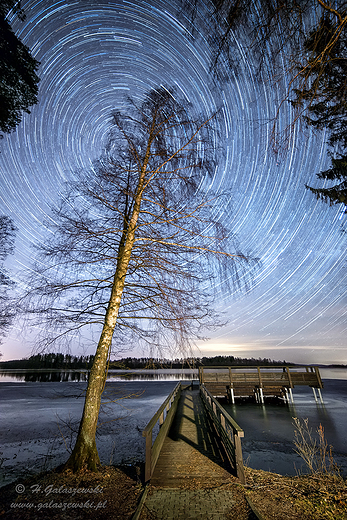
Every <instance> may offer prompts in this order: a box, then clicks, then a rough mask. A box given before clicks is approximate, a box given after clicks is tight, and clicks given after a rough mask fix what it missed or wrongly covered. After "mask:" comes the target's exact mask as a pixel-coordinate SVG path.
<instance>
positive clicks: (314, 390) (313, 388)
mask: <svg viewBox="0 0 347 520" xmlns="http://www.w3.org/2000/svg"><path fill="white" fill-rule="evenodd" d="M312 390H313V395H314V399H315V401H316V403H318V399H317V394H316V389H315V387H314V386H313V387H312Z"/></svg>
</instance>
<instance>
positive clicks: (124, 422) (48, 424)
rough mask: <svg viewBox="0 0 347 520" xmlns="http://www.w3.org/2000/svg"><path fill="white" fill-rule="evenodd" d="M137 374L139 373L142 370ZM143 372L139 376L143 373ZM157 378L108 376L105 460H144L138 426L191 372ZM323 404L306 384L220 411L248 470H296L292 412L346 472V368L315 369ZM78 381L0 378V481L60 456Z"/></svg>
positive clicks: (67, 440) (101, 438)
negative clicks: (281, 399)
mask: <svg viewBox="0 0 347 520" xmlns="http://www.w3.org/2000/svg"><path fill="white" fill-rule="evenodd" d="M142 374H143V372H142ZM143 375H144V374H143ZM163 375H164V377H165V379H164V378H161V379H153V378H152V379H151V380H148V379H149V378H150V375H148V377H143V376H142V377H141V379H139V378H137V379H135V380H127V381H124V380H121V378H120V377H118V375H117V374H116V375H115V376H114V377H110V378H109V380H108V382H107V385H106V390H105V393H104V398H105V399H104V401H105V403H104V404H103V407H102V411H101V414H100V427H99V429H98V436H97V445H98V450H99V455H100V459H101V461H102V463H104V464H109V463H111V464H122V463H123V464H124V463H125V464H132V463H137V462H141V461H143V460H144V447H145V445H144V438H143V437H142V430H143V429H144V428H145V426H146V424H147V423H148V421H149V420H150V418H151V417H152V416H153V414H154V413H155V412H156V411H157V409H158V408H159V407H160V405H161V404H162V402H163V401H164V400H165V398H166V397H167V395H168V394H169V393H170V392H171V390H172V389H173V388H174V386H175V385H176V383H177V380H179V379H183V380H187V379H189V378H190V377H191V376H192V375H191V374H189V373H187V372H185V373H184V375H182V371H174V372H173V373H171V375H169V374H168V373H167V372H166V373H165V374H163ZM321 375H322V379H323V382H324V389H323V392H322V394H323V399H324V404H321V403H318V404H317V403H316V402H315V400H314V396H313V393H312V391H311V389H310V388H305V387H296V388H295V389H294V405H290V406H284V405H275V404H265V405H264V406H262V405H259V404H258V405H257V404H236V405H226V408H227V410H228V411H229V413H231V415H232V416H233V417H234V418H235V420H236V421H237V422H238V423H239V425H240V426H241V427H242V428H243V429H244V432H245V437H244V439H243V440H242V447H243V455H244V460H245V462H246V464H247V465H248V466H250V467H252V468H255V469H264V470H270V471H273V472H276V473H281V474H292V475H295V474H296V473H297V472H298V471H303V470H304V467H303V461H302V459H301V458H300V457H299V456H298V455H296V454H295V452H294V444H293V440H294V426H293V419H292V418H293V417H298V418H300V419H306V418H308V420H309V425H310V427H311V428H312V431H313V434H315V431H316V428H317V427H318V426H319V425H320V424H321V425H322V426H323V427H324V433H325V437H326V439H327V442H328V444H329V445H332V446H333V454H334V459H335V461H336V462H337V464H338V465H339V466H340V467H341V469H342V471H343V474H344V475H345V476H346V475H347V443H346V441H345V439H346V431H347V370H343V369H341V370H339V369H337V370H328V369H322V370H321ZM85 387H86V383H85V382H81V381H77V380H75V381H70V382H69V381H63V382H25V381H22V380H21V379H20V378H17V379H13V377H11V376H9V375H8V374H7V375H6V377H5V376H3V377H0V417H1V429H0V463H1V464H0V485H4V484H6V483H8V482H11V481H13V480H15V479H17V478H18V477H25V476H28V475H29V474H32V473H35V472H38V471H41V470H44V469H50V468H52V467H54V466H56V465H58V464H60V463H62V462H64V461H65V460H66V459H67V457H68V453H69V450H70V449H71V445H72V444H73V439H74V435H75V432H76V429H77V427H78V423H79V419H80V417H81V413H82V409H83V395H84V390H85Z"/></svg>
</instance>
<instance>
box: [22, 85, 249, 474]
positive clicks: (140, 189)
mask: <svg viewBox="0 0 347 520" xmlns="http://www.w3.org/2000/svg"><path fill="white" fill-rule="evenodd" d="M188 108H189V107H187V106H184V105H183V104H181V103H180V102H178V101H177V100H176V99H175V96H174V94H173V93H172V92H170V91H168V90H167V89H165V88H159V89H157V90H152V91H150V92H149V93H148V95H147V97H146V99H145V101H144V102H143V103H142V104H141V105H140V106H136V104H135V103H133V102H131V103H129V110H128V112H127V113H126V114H121V113H115V114H114V115H113V129H112V134H111V138H110V140H109V143H108V146H107V149H106V151H105V154H104V155H103V157H102V158H101V159H100V160H99V161H98V162H97V163H96V164H95V166H94V168H93V170H92V171H90V172H88V173H87V172H81V173H80V174H78V180H77V181H76V182H74V183H72V184H70V191H69V192H68V193H67V194H66V196H65V197H64V198H63V200H62V202H61V205H60V206H59V208H57V209H56V210H55V213H54V217H53V219H54V225H53V227H52V235H51V239H50V240H49V242H47V243H46V244H45V245H44V246H42V249H41V257H40V262H39V263H38V264H37V266H36V269H35V270H36V273H35V277H36V281H34V280H33V281H32V282H31V284H32V291H31V296H32V297H33V299H32V300H31V304H30V305H29V307H28V306H27V307H26V310H27V311H29V312H32V313H35V314H36V315H38V316H39V317H42V318H43V319H44V320H45V321H47V322H48V324H49V326H50V328H51V329H55V330H56V331H57V330H58V331H60V332H61V334H64V333H65V332H67V331H71V330H79V329H81V328H82V327H84V326H85V325H87V324H89V325H92V326H93V327H97V326H99V327H100V328H101V333H100V339H99V342H98V345H97V348H96V353H95V360H94V364H93V366H92V369H91V372H90V377H89V383H88V388H87V392H86V397H85V405H84V411H83V416H82V420H81V423H80V428H79V433H78V436H77V441H76V445H75V447H74V450H73V452H72V454H71V456H70V458H69V460H68V462H67V464H66V467H68V468H72V469H73V470H74V471H75V470H79V469H80V468H82V467H85V466H86V467H88V468H89V469H92V470H95V468H96V466H97V464H98V463H99V457H98V452H97V448H96V443H95V433H96V428H97V422H98V414H99V408H100V402H101V395H102V392H103V389H104V385H105V378H106V367H107V361H108V357H109V354H110V349H111V344H112V339H113V336H115V337H117V336H120V335H121V336H122V337H123V338H126V337H127V336H128V337H130V336H131V334H133V333H136V334H137V335H138V337H139V338H141V339H142V340H143V341H147V342H148V343H149V344H151V345H152V346H153V345H156V346H157V347H158V348H161V347H165V346H170V345H175V346H178V348H179V349H180V350H181V352H185V353H186V354H187V353H188V351H189V350H188V349H189V345H190V344H191V341H192V339H194V337H195V338H197V337H199V334H201V330H202V328H203V327H204V326H205V327H206V326H208V325H212V324H213V313H212V310H211V298H212V295H211V290H210V289H211V287H213V284H214V281H215V278H216V276H217V275H218V276H221V278H222V280H223V281H224V283H225V286H226V285H227V284H229V286H232V285H234V286H235V285H241V284H242V283H243V281H244V280H245V279H246V278H247V273H248V272H249V269H250V268H251V264H252V262H251V261H250V260H249V259H248V258H247V257H246V256H245V255H243V254H241V253H239V252H238V251H237V250H234V249H232V248H233V240H232V237H231V236H230V234H228V233H227V232H226V230H225V229H224V228H223V226H222V225H221V224H220V223H219V222H217V221H214V219H213V217H212V214H211V205H213V203H214V201H213V198H212V200H211V197H212V195H211V196H210V197H208V193H206V192H205V190H204V189H203V187H204V181H205V180H206V178H207V176H208V175H209V174H210V173H211V172H213V171H214V168H215V167H216V165H215V161H214V158H215V155H216V154H215V141H214V139H215V137H216V136H214V135H213V133H212V131H211V128H210V121H211V119H213V118H210V119H206V120H191V119H190V118H189V117H188ZM242 268H244V271H243V272H242ZM115 332H116V334H114V333H115Z"/></svg>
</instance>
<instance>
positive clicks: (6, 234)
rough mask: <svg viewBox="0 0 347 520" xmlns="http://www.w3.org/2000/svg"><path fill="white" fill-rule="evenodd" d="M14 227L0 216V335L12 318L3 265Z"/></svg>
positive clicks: (9, 250) (13, 234) (11, 282)
mask: <svg viewBox="0 0 347 520" xmlns="http://www.w3.org/2000/svg"><path fill="white" fill-rule="evenodd" d="M15 233H16V227H15V225H14V223H13V221H12V219H11V218H9V217H7V216H6V215H1V216H0V335H3V334H4V333H5V332H6V331H7V329H8V327H9V325H10V324H11V321H12V318H13V306H11V305H10V302H9V296H8V292H7V290H8V288H9V287H10V286H11V285H13V281H12V280H11V279H10V278H9V276H8V273H7V271H6V268H5V266H4V264H3V262H4V260H5V259H6V258H7V256H8V255H9V254H11V253H13V248H14V238H15Z"/></svg>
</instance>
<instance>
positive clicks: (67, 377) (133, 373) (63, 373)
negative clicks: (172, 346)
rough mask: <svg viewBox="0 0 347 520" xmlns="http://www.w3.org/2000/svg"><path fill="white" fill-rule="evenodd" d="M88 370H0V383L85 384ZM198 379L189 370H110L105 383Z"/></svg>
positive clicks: (194, 371)
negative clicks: (74, 382)
mask: <svg viewBox="0 0 347 520" xmlns="http://www.w3.org/2000/svg"><path fill="white" fill-rule="evenodd" d="M88 374H89V371H88V370H25V369H22V370H0V382H13V381H23V382H41V383H50V382H52V383H59V382H69V381H77V382H85V381H88ZM192 379H198V371H197V370H190V369H172V370H166V369H157V370H154V369H153V370H150V369H146V370H127V371H125V370H110V371H109V372H108V374H107V381H109V382H118V381H191V380H192Z"/></svg>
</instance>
